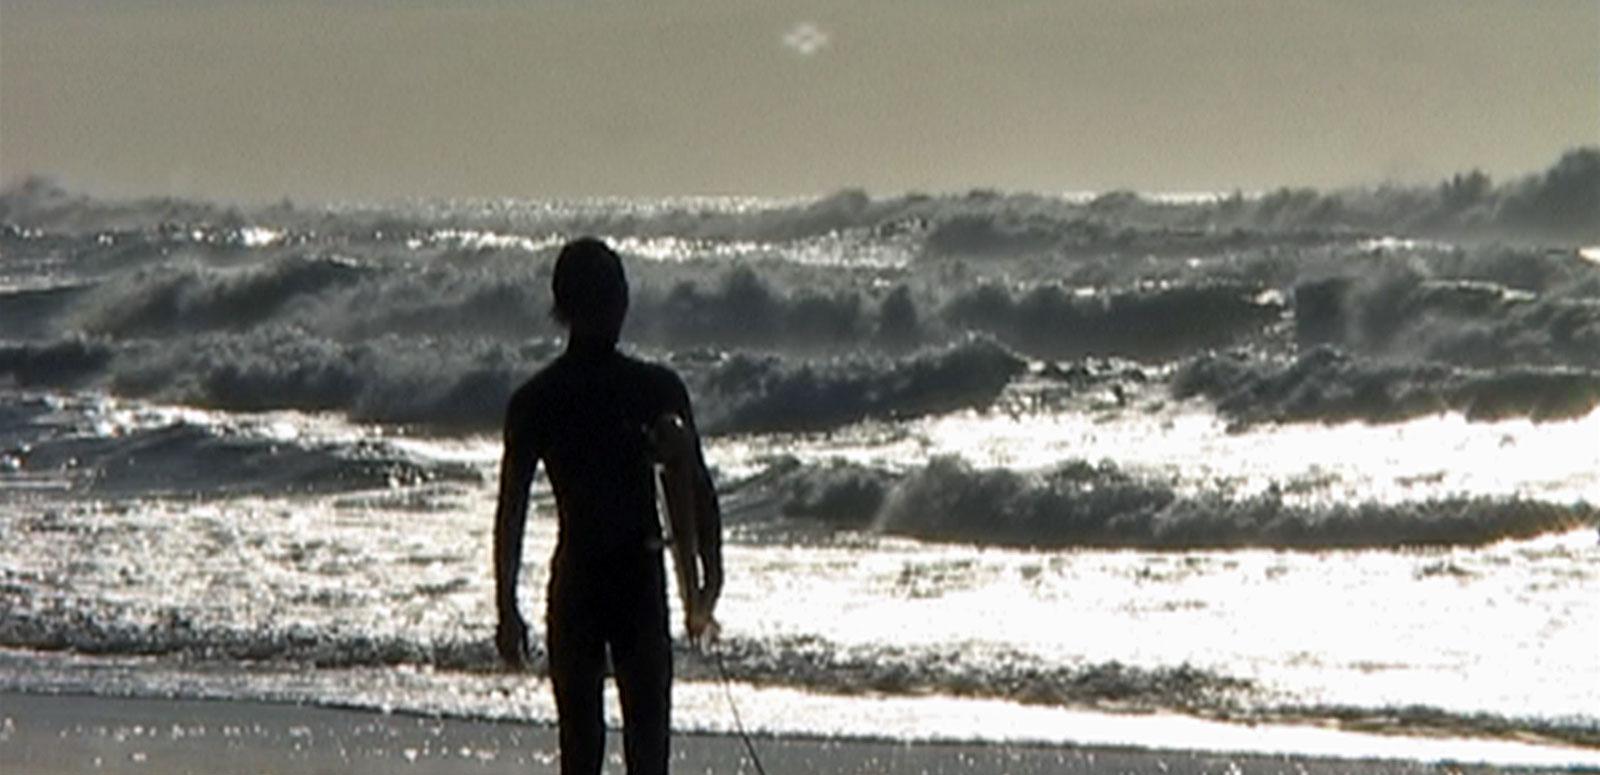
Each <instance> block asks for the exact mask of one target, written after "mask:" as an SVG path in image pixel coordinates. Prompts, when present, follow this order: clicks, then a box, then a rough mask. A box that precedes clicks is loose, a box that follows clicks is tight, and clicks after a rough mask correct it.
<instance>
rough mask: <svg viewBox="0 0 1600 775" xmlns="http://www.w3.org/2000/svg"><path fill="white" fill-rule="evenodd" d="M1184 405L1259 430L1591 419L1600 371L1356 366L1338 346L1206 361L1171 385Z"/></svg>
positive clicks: (1181, 372)
mask: <svg viewBox="0 0 1600 775" xmlns="http://www.w3.org/2000/svg"><path fill="white" fill-rule="evenodd" d="M1172 391H1173V393H1174V395H1176V396H1177V397H1179V398H1187V397H1190V396H1196V395H1198V396H1204V397H1206V398H1208V399H1210V400H1211V401H1212V402H1213V403H1214V404H1215V405H1216V406H1217V409H1218V410H1219V411H1221V412H1222V413H1223V414H1225V415H1227V416H1228V417H1230V418H1232V419H1233V420H1234V421H1235V423H1236V424H1237V425H1238V426H1241V427H1242V426H1248V425H1251V424H1254V423H1260V422H1347V421H1352V420H1358V421H1364V422H1374V423H1381V422H1400V421H1403V420H1409V419H1412V418H1415V417H1421V416H1424V415H1429V414H1439V413H1444V412H1459V413H1461V414H1462V415H1465V416H1466V417H1467V418H1468V419H1471V420H1500V419H1506V418H1512V417H1526V418H1530V419H1533V420H1535V421H1552V420H1566V419H1572V418H1578V417H1585V416H1587V415H1588V414H1589V413H1591V412H1593V411H1594V410H1595V408H1596V407H1600V372H1596V371H1590V370H1577V369H1569V368H1533V367H1512V368H1501V369H1499V370H1495V371H1487V370H1473V369H1461V368H1456V367H1452V366H1447V365H1443V364H1437V363H1432V364H1430V363H1420V364H1419V363H1409V362H1402V363H1394V362H1384V361H1369V360H1364V359H1360V358H1355V357H1352V356H1350V355H1349V354H1347V353H1345V352H1342V351H1340V350H1336V349H1333V348H1330V347H1326V346H1322V347H1316V348H1313V349H1311V350H1310V351H1308V352H1306V353H1304V354H1302V355H1300V356H1299V357H1298V358H1295V359H1293V360H1291V361H1287V362H1272V361H1262V360H1259V359H1252V358H1248V357H1238V356H1233V355H1204V356H1200V357H1198V358H1195V359H1193V360H1191V361H1188V362H1187V363H1185V364H1184V365H1183V366H1182V367H1180V368H1179V369H1178V371H1177V372H1176V373H1175V374H1174V375H1173V378H1172Z"/></svg>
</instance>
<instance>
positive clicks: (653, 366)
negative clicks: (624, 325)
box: [622, 355, 683, 388]
mask: <svg viewBox="0 0 1600 775" xmlns="http://www.w3.org/2000/svg"><path fill="white" fill-rule="evenodd" d="M622 360H623V362H624V363H626V364H627V368H628V369H629V370H631V371H632V372H633V373H634V375H635V378H637V379H640V380H642V381H645V382H647V383H649V384H651V385H652V386H659V387H677V388H681V387H683V378H682V377H679V376H678V372H676V371H673V370H672V368H671V367H669V366H667V365H666V364H662V363H657V362H655V361H648V360H645V359H643V358H639V357H636V356H632V355H624V356H622Z"/></svg>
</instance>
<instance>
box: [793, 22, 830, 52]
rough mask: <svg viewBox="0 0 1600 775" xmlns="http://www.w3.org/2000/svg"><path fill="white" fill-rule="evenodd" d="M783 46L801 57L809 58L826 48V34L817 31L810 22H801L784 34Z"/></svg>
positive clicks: (815, 26)
mask: <svg viewBox="0 0 1600 775" xmlns="http://www.w3.org/2000/svg"><path fill="white" fill-rule="evenodd" d="M783 45H785V46H787V47H789V48H791V49H793V50H794V51H795V52H796V53H798V54H800V55H801V56H811V55H812V54H815V53H817V52H818V51H821V50H822V49H824V48H826V47H827V45H828V33H826V32H823V31H822V30H820V29H818V28H817V25H815V24H812V23H811V22H801V23H799V24H796V25H795V26H794V28H793V29H791V30H789V31H788V32H787V33H784V36H783Z"/></svg>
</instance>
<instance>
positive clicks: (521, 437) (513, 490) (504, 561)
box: [494, 399, 539, 667]
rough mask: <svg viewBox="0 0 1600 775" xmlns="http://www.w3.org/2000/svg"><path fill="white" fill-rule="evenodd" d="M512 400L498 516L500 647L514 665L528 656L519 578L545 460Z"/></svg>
mask: <svg viewBox="0 0 1600 775" xmlns="http://www.w3.org/2000/svg"><path fill="white" fill-rule="evenodd" d="M518 403H519V402H518V401H517V400H516V399H513V400H512V403H511V407H510V408H509V409H507V411H506V428H505V453H504V454H503V455H502V456H501V458H500V502H499V505H498V507H496V509H495V513H494V581H495V609H496V612H497V613H498V617H499V623H498V624H497V626H496V628H495V637H494V643H495V648H496V649H497V650H498V651H499V652H500V658H501V659H503V660H505V662H506V664H508V665H511V666H512V667H522V666H523V664H524V662H525V661H526V658H527V657H526V655H527V653H528V625H527V623H526V622H524V621H523V619H522V613H521V612H520V611H518V610H517V575H518V573H519V571H521V569H522V534H523V530H524V529H525V528H526V526H527V520H528V487H529V486H530V485H531V484H532V483H533V473H534V468H535V467H536V466H537V465H538V462H539V459H538V456H537V455H536V454H535V451H534V449H533V445H532V443H531V442H530V440H529V433H528V431H529V429H528V428H527V427H526V423H525V422H524V420H523V417H522V416H521V412H519V411H517V408H518Z"/></svg>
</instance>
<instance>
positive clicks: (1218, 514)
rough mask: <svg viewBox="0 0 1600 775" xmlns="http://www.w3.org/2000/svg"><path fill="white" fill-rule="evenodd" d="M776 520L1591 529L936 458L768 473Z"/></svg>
mask: <svg viewBox="0 0 1600 775" xmlns="http://www.w3.org/2000/svg"><path fill="white" fill-rule="evenodd" d="M779 468H780V472H779V473H777V474H776V475H774V476H772V478H771V482H770V484H769V485H768V486H769V487H770V489H771V492H772V494H773V497H775V498H776V499H777V503H778V509H779V511H780V512H781V513H782V514H783V515H784V516H786V517H789V518H791V519H797V520H806V521H815V522H821V523H826V524H830V525H833V526H836V527H849V528H855V529H870V530H876V531H880V532H884V533H889V534H894V535H903V536H908V537H913V538H919V539H925V540H937V541H959V542H970V543H975V544H988V545H1007V546H1026V547H1066V546H1085V547H1112V548H1122V547H1126V548H1152V549H1197V548H1237V547H1251V546H1254V547H1274V548H1284V549H1330V548H1382V547H1397V546H1416V545H1440V546H1473V545H1482V544H1488V543H1493V542H1495V541H1500V540H1504V539H1511V538H1528V537H1532V536H1537V535H1542V534H1545V533H1553V532H1562V531H1567V530H1571V529H1573V528H1576V527H1579V526H1582V525H1589V524H1595V523H1596V522H1597V521H1600V512H1597V511H1596V510H1595V509H1594V508H1593V507H1591V506H1589V505H1588V504H1585V503H1576V504H1567V505H1563V504H1555V503H1547V502H1542V501H1534V500H1525V499H1519V498H1495V497H1455V498H1444V499H1434V500H1426V501H1418V502H1410V503H1397V504H1386V503H1377V502H1365V503H1324V504H1314V505H1298V504H1294V503H1291V502H1288V500H1287V499H1286V498H1284V497H1283V496H1282V495H1280V494H1279V493H1277V492H1267V493H1264V494H1261V495H1255V496H1248V497H1235V496H1232V495H1229V494H1226V493H1220V492H1213V493H1203V494H1200V495H1186V494H1182V493H1180V492H1179V491H1178V490H1176V489H1175V488H1174V487H1173V486H1172V485H1170V484H1168V483H1166V482H1162V481H1158V480H1154V479H1150V478H1145V477H1140V476H1137V475H1134V474H1130V473H1128V472H1126V471H1123V470H1122V469H1120V468H1118V467H1117V466H1115V465H1114V464H1111V463H1100V464H1091V463H1087V462H1083V461H1073V462H1069V463H1065V464H1062V465H1058V466H1056V467H1053V468H1051V469H1049V470H1046V471H1041V472H1035V473H1024V472H1018V471H1013V470H1011V469H979V468H974V467H972V466H971V465H969V464H967V463H966V462H964V461H962V460H960V459H958V458H954V457H937V458H934V459H932V460H930V461H929V462H928V463H927V464H926V465H924V466H922V467H919V468H915V469H913V470H911V471H909V472H890V471H886V470H883V469H879V468H873V467H867V466H861V465H857V464H853V463H846V462H837V461H836V462H833V463H830V464H825V465H819V466H801V465H799V464H797V463H793V462H792V461H791V462H789V463H784V464H779Z"/></svg>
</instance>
